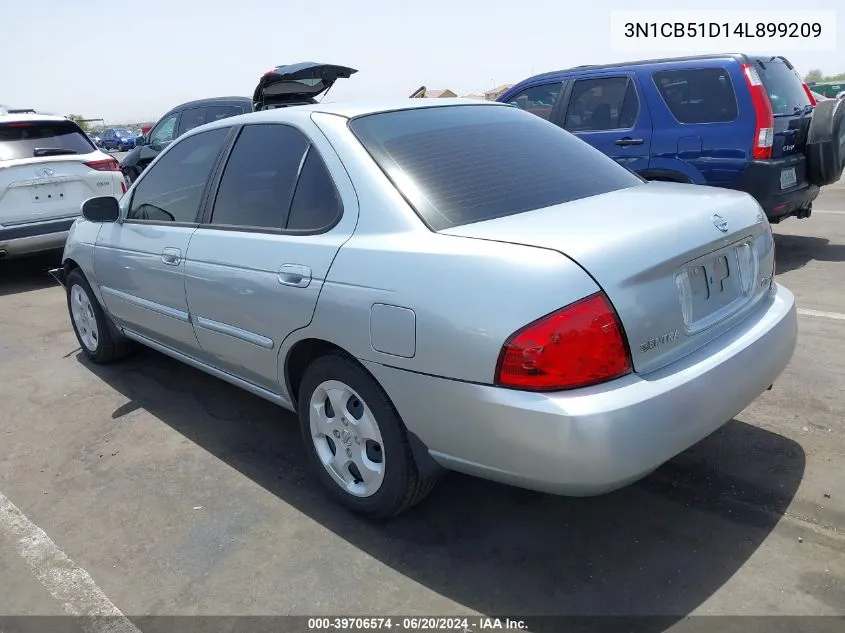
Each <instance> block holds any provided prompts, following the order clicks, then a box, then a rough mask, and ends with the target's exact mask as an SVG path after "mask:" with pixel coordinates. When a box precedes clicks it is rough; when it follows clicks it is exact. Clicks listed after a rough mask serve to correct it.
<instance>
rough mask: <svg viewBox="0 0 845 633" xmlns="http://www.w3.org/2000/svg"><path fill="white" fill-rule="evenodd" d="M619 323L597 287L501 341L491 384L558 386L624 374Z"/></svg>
mask: <svg viewBox="0 0 845 633" xmlns="http://www.w3.org/2000/svg"><path fill="white" fill-rule="evenodd" d="M631 369H632V365H631V354H630V352H629V350H628V345H627V344H626V342H625V334H624V332H623V330H622V324H621V323H620V322H619V318H618V317H617V315H616V312H615V310H614V309H613V306H611V305H610V302H609V301H608V299H607V297H605V295H604V294H603V293H601V292H599V293H596V294H594V295H591V296H589V297H587V298H585V299H581V300H580V301H576V302H575V303H573V304H570V305H568V306H566V307H565V308H561V309H560V310H558V311H557V312H552V313H551V314H549V315H547V316H544V317H543V318H542V319H539V320H537V321H534V322H533V323H530V324H528V325H526V326H525V327H524V328H522V329H521V330H518V331H517V332H515V333H514V334H513V335H511V337H510V338H509V339H508V340H507V341H506V342H505V344H504V346H503V347H502V351H501V353H500V354H499V362H498V363H497V365H496V384H497V385H500V386H502V387H511V388H514V389H524V390H527V391H560V390H563V389H575V388H578V387H586V386H588V385H595V384H597V383H601V382H606V381H608V380H612V379H614V378H618V377H620V376H624V375H625V374H627V373H630V372H631Z"/></svg>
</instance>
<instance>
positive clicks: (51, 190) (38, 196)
mask: <svg viewBox="0 0 845 633" xmlns="http://www.w3.org/2000/svg"><path fill="white" fill-rule="evenodd" d="M29 196H30V198H31V199H32V201H33V202H36V203H38V202H56V201H57V200H64V198H65V188H64V186H62V185H61V184H59V183H55V184H47V185H33V186H32V187H30V188H29Z"/></svg>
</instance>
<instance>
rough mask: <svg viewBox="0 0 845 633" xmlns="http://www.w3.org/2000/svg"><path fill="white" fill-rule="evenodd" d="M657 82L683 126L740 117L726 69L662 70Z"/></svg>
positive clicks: (655, 81) (657, 74)
mask: <svg viewBox="0 0 845 633" xmlns="http://www.w3.org/2000/svg"><path fill="white" fill-rule="evenodd" d="M654 83H655V85H656V86H657V90H658V91H659V92H660V96H661V97H663V101H664V102H665V103H666V106H667V107H668V108H669V111H670V112H671V113H672V116H673V117H675V119H676V120H677V121H679V122H680V123H727V122H729V121H734V120H735V119H736V117H737V105H736V95H735V94H734V88H733V83H731V76H730V74H729V73H728V71H727V70H725V69H724V68H686V69H683V70H662V71H659V72H656V73H654ZM799 87H800V86H799ZM801 90H802V92H803V88H802V89H801ZM805 98H806V95H805Z"/></svg>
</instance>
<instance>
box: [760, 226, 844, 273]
mask: <svg viewBox="0 0 845 633" xmlns="http://www.w3.org/2000/svg"><path fill="white" fill-rule="evenodd" d="M775 260H776V261H775V272H776V273H777V274H780V273H786V272H789V271H790V270H796V269H798V268H802V267H803V266H805V265H806V264H807V263H809V262H812V261H817V262H845V244H831V243H830V240H828V239H827V238H825V237H810V236H807V235H783V234H778V233H775Z"/></svg>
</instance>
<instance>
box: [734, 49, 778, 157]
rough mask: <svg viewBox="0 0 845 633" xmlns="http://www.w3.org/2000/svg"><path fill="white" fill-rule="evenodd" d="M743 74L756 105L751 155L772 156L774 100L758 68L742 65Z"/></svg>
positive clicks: (752, 100)
mask: <svg viewBox="0 0 845 633" xmlns="http://www.w3.org/2000/svg"><path fill="white" fill-rule="evenodd" d="M742 74H743V75H744V76H745V81H746V83H747V84H748V89H749V90H750V91H751V103H752V104H753V105H754V117H755V119H756V127H755V130H754V147H753V148H752V151H751V155H752V156H753V157H754V158H763V159H765V158H771V157H772V143H773V142H774V140H775V117H774V114H773V113H772V102H771V101H769V95H768V94H766V88H765V86H763V81H762V80H761V79H760V75H759V74H758V73H757V69H756V68H754V66H752V65H751V64H743V65H742Z"/></svg>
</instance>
